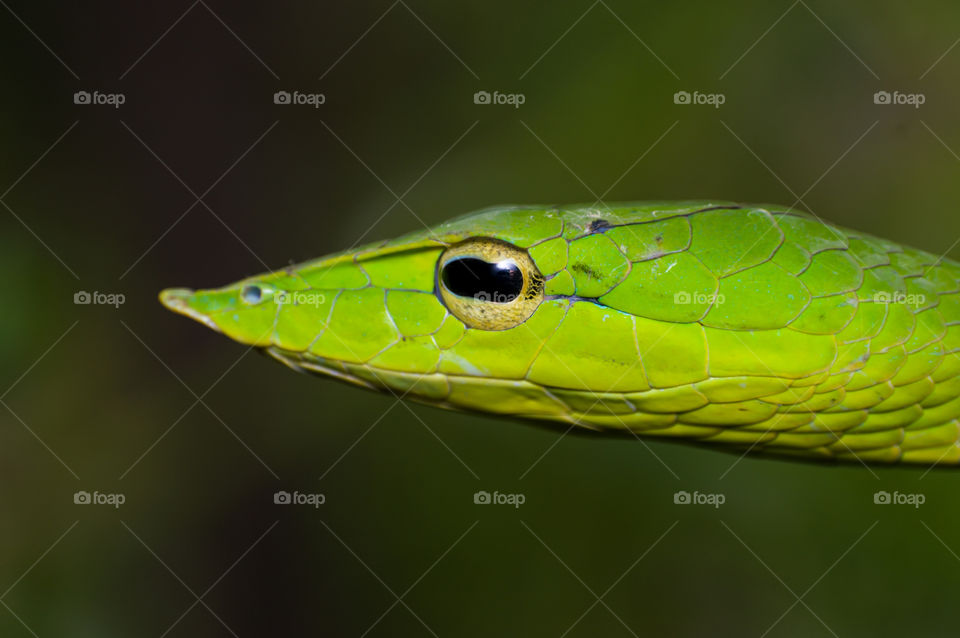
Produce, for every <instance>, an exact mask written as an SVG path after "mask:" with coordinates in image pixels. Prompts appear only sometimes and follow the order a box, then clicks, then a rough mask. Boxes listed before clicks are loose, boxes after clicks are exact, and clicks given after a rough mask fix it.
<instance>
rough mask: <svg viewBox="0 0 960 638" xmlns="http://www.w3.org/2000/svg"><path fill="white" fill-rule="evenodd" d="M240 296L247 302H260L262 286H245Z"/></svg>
mask: <svg viewBox="0 0 960 638" xmlns="http://www.w3.org/2000/svg"><path fill="white" fill-rule="evenodd" d="M240 296H241V297H242V298H243V300H244V301H246V302H247V303H250V304H255V303H259V302H260V298H261V297H262V294H261V291H260V286H244V287H243V290H241V291H240Z"/></svg>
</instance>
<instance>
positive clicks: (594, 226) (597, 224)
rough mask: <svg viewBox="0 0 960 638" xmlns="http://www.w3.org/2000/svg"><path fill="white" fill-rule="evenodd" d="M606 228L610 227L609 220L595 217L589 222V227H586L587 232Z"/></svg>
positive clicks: (597, 231) (599, 231) (596, 231)
mask: <svg viewBox="0 0 960 638" xmlns="http://www.w3.org/2000/svg"><path fill="white" fill-rule="evenodd" d="M608 228H612V225H611V224H610V222H608V221H607V220H605V219H595V220H593V221H592V222H590V227H589V228H587V232H588V233H602V232H603V231H605V230H606V229H608Z"/></svg>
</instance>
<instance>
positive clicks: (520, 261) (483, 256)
mask: <svg viewBox="0 0 960 638" xmlns="http://www.w3.org/2000/svg"><path fill="white" fill-rule="evenodd" d="M437 288H438V291H439V295H440V299H441V300H442V301H443V303H444V305H446V307H447V308H448V309H449V310H450V312H451V313H453V314H454V315H455V316H456V317H457V318H458V319H460V320H461V321H462V322H463V323H465V324H466V325H467V326H468V327H470V328H479V329H481V330H506V329H507V328H512V327H514V326H516V325H519V324H521V323H523V322H524V321H526V320H527V319H528V318H529V317H530V315H532V314H533V311H534V310H536V309H537V306H539V305H540V302H541V301H542V300H543V275H541V274H540V271H539V270H537V267H536V265H535V264H534V263H533V260H532V259H531V258H530V255H528V254H527V252H526V251H525V250H522V249H520V248H517V247H516V246H514V245H512V244H508V243H506V242H503V241H500V240H497V239H489V238H485V237H478V238H473V239H468V240H466V241H463V242H460V243H459V244H455V245H453V246H451V247H450V248H448V249H447V250H446V251H444V253H443V254H442V255H441V256H440V261H439V262H438V264H437Z"/></svg>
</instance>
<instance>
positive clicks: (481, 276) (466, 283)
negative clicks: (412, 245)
mask: <svg viewBox="0 0 960 638" xmlns="http://www.w3.org/2000/svg"><path fill="white" fill-rule="evenodd" d="M440 279H441V280H442V281H443V285H444V286H446V288H447V290H449V291H450V292H452V293H453V294H455V295H458V296H460V297H470V298H473V299H478V300H480V301H492V302H494V303H509V302H511V301H513V300H514V299H516V298H517V296H518V295H519V294H520V291H521V290H523V273H522V272H520V268H519V267H518V266H517V265H516V264H515V263H513V261H509V260H507V261H501V262H498V263H495V264H491V263H490V262H488V261H484V260H482V259H476V258H474V257H463V258H461V259H454V260H453V261H449V262H447V263H446V264H445V265H444V266H443V270H442V271H440Z"/></svg>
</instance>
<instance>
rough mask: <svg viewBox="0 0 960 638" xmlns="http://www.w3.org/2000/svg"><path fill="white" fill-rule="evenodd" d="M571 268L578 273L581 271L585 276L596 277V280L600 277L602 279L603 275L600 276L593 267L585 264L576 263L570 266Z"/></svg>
mask: <svg viewBox="0 0 960 638" xmlns="http://www.w3.org/2000/svg"><path fill="white" fill-rule="evenodd" d="M571 268H573V269H574V270H575V271H577V272H579V273H583V274H584V275H586V276H587V277H590V278H591V279H596V280H598V281H599V280H600V279H603V277H601V276H600V274H599V273H598V272H597V271H595V270H594V269H593V268H591V267H590V266H588V265H587V264H584V263H576V264H574V265H573V266H571Z"/></svg>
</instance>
